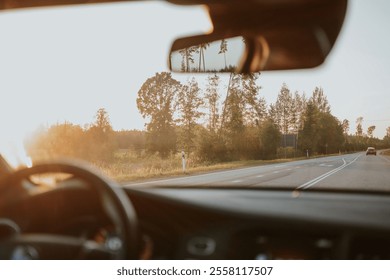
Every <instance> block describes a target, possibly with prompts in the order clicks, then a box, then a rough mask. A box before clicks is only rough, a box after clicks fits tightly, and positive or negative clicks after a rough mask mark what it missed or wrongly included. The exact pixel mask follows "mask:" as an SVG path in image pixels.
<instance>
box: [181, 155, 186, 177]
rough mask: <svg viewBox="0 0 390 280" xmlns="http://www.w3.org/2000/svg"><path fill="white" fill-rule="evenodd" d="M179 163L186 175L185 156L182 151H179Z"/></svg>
mask: <svg viewBox="0 0 390 280" xmlns="http://www.w3.org/2000/svg"><path fill="white" fill-rule="evenodd" d="M181 163H182V165H183V173H186V156H185V153H184V151H181Z"/></svg>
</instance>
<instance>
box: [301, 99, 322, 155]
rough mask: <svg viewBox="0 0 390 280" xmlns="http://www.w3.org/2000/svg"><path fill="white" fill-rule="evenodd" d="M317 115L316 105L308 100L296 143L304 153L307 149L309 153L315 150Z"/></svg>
mask: <svg viewBox="0 0 390 280" xmlns="http://www.w3.org/2000/svg"><path fill="white" fill-rule="evenodd" d="M317 115H318V109H317V107H316V106H315V105H314V104H313V101H311V100H309V102H308V104H307V106H306V111H305V114H304V121H303V128H302V130H301V131H300V132H299V135H300V141H299V143H298V145H299V147H300V149H301V150H302V151H303V152H304V153H306V151H309V152H310V154H311V153H313V152H316V148H317V141H318V134H317V122H318V119H317Z"/></svg>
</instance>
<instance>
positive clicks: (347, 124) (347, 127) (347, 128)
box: [341, 119, 349, 135]
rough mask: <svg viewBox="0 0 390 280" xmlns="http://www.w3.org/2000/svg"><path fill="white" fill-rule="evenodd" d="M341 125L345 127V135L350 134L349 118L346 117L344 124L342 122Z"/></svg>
mask: <svg viewBox="0 0 390 280" xmlns="http://www.w3.org/2000/svg"><path fill="white" fill-rule="evenodd" d="M341 126H342V128H343V133H344V135H348V132H349V120H347V119H344V120H343V122H342V124H341Z"/></svg>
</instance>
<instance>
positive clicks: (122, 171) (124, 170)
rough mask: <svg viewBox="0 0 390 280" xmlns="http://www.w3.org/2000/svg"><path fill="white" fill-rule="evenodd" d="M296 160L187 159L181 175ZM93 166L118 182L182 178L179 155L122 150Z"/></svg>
mask: <svg viewBox="0 0 390 280" xmlns="http://www.w3.org/2000/svg"><path fill="white" fill-rule="evenodd" d="M298 159H303V158H295V159H276V160H245V161H233V162H226V163H201V162H195V161H191V160H189V161H188V162H187V168H186V173H185V174H186V175H188V174H199V173H206V172H210V171H217V170H227V169H235V168H242V167H249V166H259V165H265V164H272V163H283V162H290V161H294V160H298ZM96 166H97V167H98V168H99V169H101V170H102V171H103V173H105V174H106V175H108V176H109V177H111V178H113V179H115V180H117V181H119V182H125V181H137V180H144V179H150V178H162V177H168V176H180V175H184V172H183V170H182V162H181V157H180V155H175V156H171V157H169V158H167V159H161V158H160V157H158V156H148V157H145V156H138V155H136V154H134V153H133V152H132V151H128V150H124V151H119V152H118V153H117V154H116V155H115V158H114V160H113V161H112V162H111V163H105V164H96Z"/></svg>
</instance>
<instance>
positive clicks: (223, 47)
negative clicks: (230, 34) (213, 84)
mask: <svg viewBox="0 0 390 280" xmlns="http://www.w3.org/2000/svg"><path fill="white" fill-rule="evenodd" d="M227 51H228V47H227V41H226V40H225V39H222V41H221V45H220V47H219V52H218V54H223V58H224V61H225V69H227V63H226V53H227Z"/></svg>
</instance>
